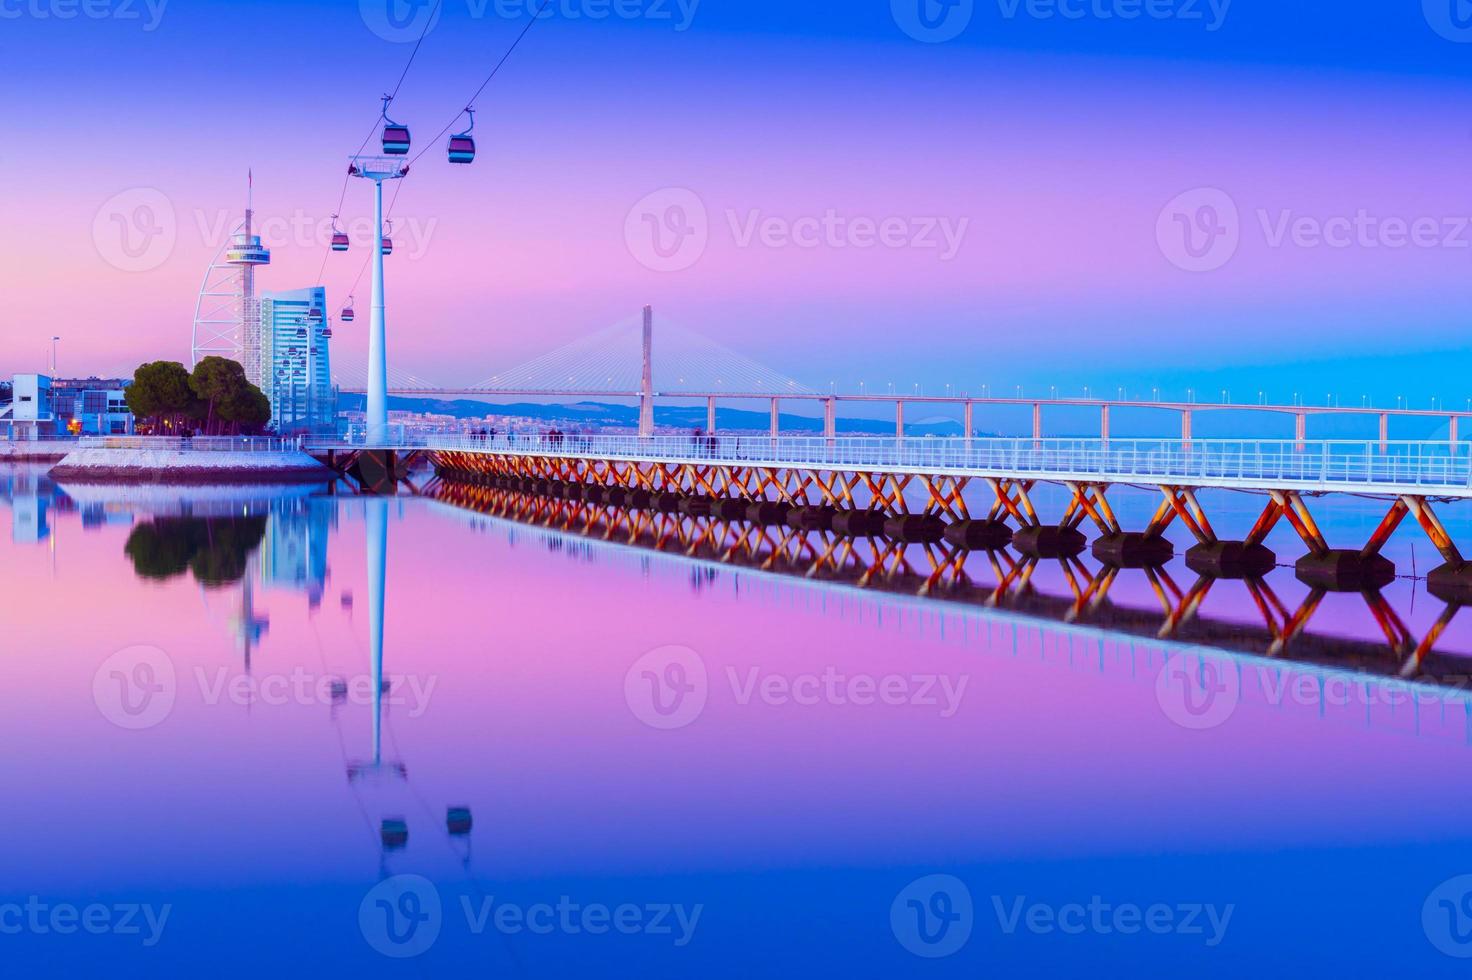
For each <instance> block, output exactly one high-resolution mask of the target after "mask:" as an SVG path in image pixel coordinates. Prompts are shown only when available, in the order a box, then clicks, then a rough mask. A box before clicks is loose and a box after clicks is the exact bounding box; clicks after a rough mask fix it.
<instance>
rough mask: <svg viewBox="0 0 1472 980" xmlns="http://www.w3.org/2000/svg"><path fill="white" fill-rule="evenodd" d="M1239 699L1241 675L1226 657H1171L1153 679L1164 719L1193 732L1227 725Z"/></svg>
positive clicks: (1156, 697)
mask: <svg viewBox="0 0 1472 980" xmlns="http://www.w3.org/2000/svg"><path fill="white" fill-rule="evenodd" d="M1241 699H1242V680H1241V674H1240V673H1239V672H1238V669H1237V665H1236V663H1234V662H1233V661H1232V660H1230V659H1228V658H1226V657H1212V656H1205V655H1202V656H1192V655H1187V654H1182V655H1177V656H1173V657H1171V658H1170V659H1169V660H1167V661H1166V662H1165V666H1164V667H1162V668H1161V670H1160V673H1159V674H1158V675H1156V678H1155V700H1156V701H1157V702H1158V703H1159V704H1160V709H1161V710H1162V711H1164V712H1165V716H1166V717H1167V718H1169V719H1170V720H1171V721H1173V722H1175V723H1176V724H1177V725H1180V726H1181V727H1182V728H1189V729H1191V730H1193V731H1200V730H1203V729H1207V728H1216V727H1218V726H1220V725H1223V724H1226V721H1227V719H1229V718H1231V717H1232V714H1233V713H1234V712H1235V711H1236V710H1237V704H1238V702H1239V701H1241Z"/></svg>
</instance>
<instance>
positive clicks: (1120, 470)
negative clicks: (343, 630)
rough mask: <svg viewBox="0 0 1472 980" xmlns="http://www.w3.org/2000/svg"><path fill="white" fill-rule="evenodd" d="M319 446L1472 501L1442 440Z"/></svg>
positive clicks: (441, 440) (662, 440)
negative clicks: (1415, 496)
mask: <svg viewBox="0 0 1472 980" xmlns="http://www.w3.org/2000/svg"><path fill="white" fill-rule="evenodd" d="M308 449H309V450H311V451H314V452H325V451H328V450H361V449H379V450H398V451H407V450H427V451H432V452H462V453H485V454H495V455H514V456H530V457H556V458H559V459H587V460H602V461H617V462H628V463H656V464H702V465H713V466H741V467H755V468H768V469H790V468H803V469H814V470H825V471H833V472H882V473H891V474H915V475H927V476H955V477H969V478H976V479H985V478H993V479H999V480H1019V479H1023V480H1026V479H1035V480H1042V481H1050V482H1059V483H1100V484H1131V483H1135V484H1151V485H1159V486H1188V487H1195V488H1213V487H1215V488H1229V489H1236V490H1261V491H1267V490H1284V491H1287V490H1293V491H1298V492H1302V493H1356V494H1372V495H1383V496H1387V497H1394V496H1400V495H1406V494H1414V495H1421V496H1437V497H1446V498H1472V455H1469V453H1468V451H1466V450H1461V451H1459V447H1456V446H1453V445H1452V444H1450V443H1447V442H1445V441H1441V442H1388V443H1381V442H1378V441H1342V440H1332V441H1322V440H1320V441H1305V442H1297V441H1294V440H1284V441H1254V442H1237V441H1222V440H1206V439H1198V440H1190V441H1186V440H1159V439H1152V440H1129V439H1111V440H1108V441H1103V440H1070V439H1028V438H1022V439H904V440H899V439H874V438H862V439H858V438H837V439H823V438H810V437H779V438H776V439H773V438H769V437H764V436H743V437H734V436H720V437H698V438H697V437H691V436H656V437H652V438H643V439H641V438H638V437H635V436H573V435H566V436H561V437H556V436H516V437H514V438H511V439H508V438H507V437H506V436H504V435H502V436H499V437H497V438H495V439H489V438H477V437H438V436H430V437H423V438H413V437H409V438H398V439H390V440H384V441H380V442H376V443H373V444H369V443H365V442H363V441H361V440H358V441H354V440H345V441H318V442H313V443H310V444H309V445H308Z"/></svg>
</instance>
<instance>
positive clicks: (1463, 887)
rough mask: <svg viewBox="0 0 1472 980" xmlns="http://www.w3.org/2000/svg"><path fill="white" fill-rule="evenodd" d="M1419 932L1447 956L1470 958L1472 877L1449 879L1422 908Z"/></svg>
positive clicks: (1437, 887)
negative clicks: (1422, 932)
mask: <svg viewBox="0 0 1472 980" xmlns="http://www.w3.org/2000/svg"><path fill="white" fill-rule="evenodd" d="M1421 929H1422V930H1423V931H1424V932H1425V933H1426V938H1427V939H1429V940H1430V941H1431V945H1432V946H1435V947H1436V948H1437V949H1438V950H1440V951H1441V952H1442V953H1445V954H1446V955H1447V956H1451V957H1455V958H1456V959H1459V960H1465V959H1468V958H1472V874H1468V875H1457V876H1456V877H1455V878H1448V879H1447V880H1446V881H1443V882H1442V883H1441V884H1439V885H1437V886H1436V887H1435V888H1433V889H1432V890H1431V894H1429V895H1427V896H1426V901H1425V903H1423V904H1422V906H1421Z"/></svg>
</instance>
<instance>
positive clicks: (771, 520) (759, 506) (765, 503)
mask: <svg viewBox="0 0 1472 980" xmlns="http://www.w3.org/2000/svg"><path fill="white" fill-rule="evenodd" d="M791 512H792V505H791V504H784V503H778V502H776V501H773V500H758V501H757V502H756V503H753V504H747V505H746V519H747V520H748V521H750V522H751V523H753V524H761V525H763V526H770V525H773V524H786V523H787V515H788V514H790V513H791Z"/></svg>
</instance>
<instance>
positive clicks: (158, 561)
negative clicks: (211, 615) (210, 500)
mask: <svg viewBox="0 0 1472 980" xmlns="http://www.w3.org/2000/svg"><path fill="white" fill-rule="evenodd" d="M265 537H266V518H265V517H264V516H259V517H155V518H153V519H152V520H149V521H148V522H146V523H144V524H139V525H136V526H135V527H134V528H133V531H132V533H131V534H129V535H128V543H127V544H126V545H124V546H123V550H124V552H125V553H126V554H127V556H128V558H129V559H131V560H132V562H133V571H134V572H135V573H136V574H137V575H138V577H139V578H142V579H151V580H154V581H160V582H166V581H168V580H169V579H172V578H177V577H178V576H180V575H183V574H184V573H185V572H186V571H190V572H193V573H194V579H195V581H197V582H198V583H199V584H200V585H203V586H204V587H205V588H220V587H222V586H226V585H232V584H234V583H236V582H239V581H240V580H241V579H243V578H244V577H245V572H246V566H247V562H248V561H249V559H250V556H251V555H252V554H254V552H255V550H256V549H257V548H258V547H260V544H261V542H262V541H263V540H264V539H265Z"/></svg>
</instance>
